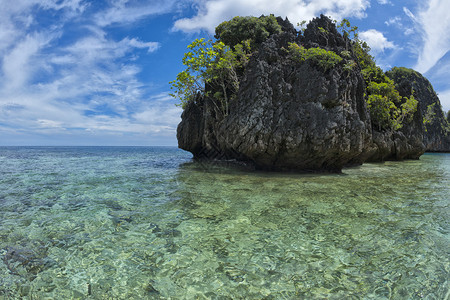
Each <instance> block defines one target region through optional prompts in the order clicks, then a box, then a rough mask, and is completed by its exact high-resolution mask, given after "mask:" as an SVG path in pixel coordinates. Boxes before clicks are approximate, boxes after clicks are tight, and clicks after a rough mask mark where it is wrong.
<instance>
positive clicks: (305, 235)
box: [0, 147, 450, 299]
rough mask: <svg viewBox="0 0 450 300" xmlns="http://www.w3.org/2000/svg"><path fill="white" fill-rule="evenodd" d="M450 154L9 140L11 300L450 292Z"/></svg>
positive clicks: (2, 274)
mask: <svg viewBox="0 0 450 300" xmlns="http://www.w3.org/2000/svg"><path fill="white" fill-rule="evenodd" d="M449 204H450V154H425V155H423V156H422V157H421V158H420V160H410V161H403V162H385V163H376V164H364V165H362V166H359V167H354V168H348V169H344V170H343V172H342V174H296V173H265V172H258V171H249V170H245V169H242V168H237V167H232V166H229V165H224V164H216V163H204V162H193V161H192V156H191V154H190V153H188V152H184V151H182V150H179V149H177V148H175V147H0V299H449V294H450V287H449V279H450V276H449V273H450V264H449V259H450V235H449V229H450V226H449V221H450V208H449Z"/></svg>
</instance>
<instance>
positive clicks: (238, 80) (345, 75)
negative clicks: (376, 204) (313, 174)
mask: <svg viewBox="0 0 450 300" xmlns="http://www.w3.org/2000/svg"><path fill="white" fill-rule="evenodd" d="M352 34H353V35H354V34H355V28H352V27H351V26H350V25H349V24H348V22H346V20H344V21H343V22H342V23H341V24H340V25H339V26H337V25H336V22H333V21H332V20H330V19H329V18H327V17H325V16H323V15H322V16H320V17H319V18H315V19H313V20H312V21H311V22H310V23H309V24H308V25H307V26H306V28H302V29H300V30H299V31H298V30H296V29H295V28H294V26H293V25H292V24H291V23H290V22H289V21H288V20H287V19H285V20H283V19H282V18H280V17H278V18H275V17H274V16H261V17H259V18H255V17H236V18H234V19H233V20H230V21H228V22H224V23H222V24H221V25H219V26H218V27H217V28H216V36H215V37H216V39H217V42H215V43H214V44H213V43H211V46H210V47H209V48H208V45H206V43H205V42H203V43H197V44H196V45H194V46H197V48H195V47H194V46H192V48H191V49H199V47H198V46H200V48H201V49H206V50H202V51H204V52H201V51H200V52H198V51H197V52H194V53H192V52H191V54H190V55H188V56H187V58H186V57H185V61H184V62H185V64H188V65H189V63H190V64H191V66H192V64H193V63H195V59H196V58H202V57H201V53H203V54H204V55H205V56H204V57H207V55H208V54H209V55H212V54H213V52H214V55H213V58H212V59H210V60H209V61H207V63H209V65H208V66H207V67H206V69H203V71H202V69H201V67H199V68H197V69H195V68H192V67H191V68H190V69H189V68H188V69H189V70H190V71H197V72H198V71H199V70H200V72H204V73H202V76H203V78H202V80H203V81H201V84H202V85H203V86H202V87H201V88H198V87H197V88H190V89H187V87H186V86H183V87H182V84H186V82H187V83H188V84H189V82H190V83H192V82H193V80H195V79H196V78H193V77H192V73H189V74H188V73H186V74H187V75H190V76H191V77H183V76H187V75H186V74H184V75H183V74H181V73H180V75H179V77H178V78H177V79H178V85H177V86H176V85H175V82H173V86H174V87H176V88H178V94H177V95H176V96H180V94H182V93H184V94H183V96H184V97H185V100H184V102H183V108H184V111H183V114H182V121H181V123H180V124H179V125H178V129H177V138H178V145H179V147H180V148H181V149H184V150H187V151H190V152H192V153H193V155H194V158H195V159H220V160H230V159H232V160H237V161H243V162H246V163H249V164H251V165H254V166H255V167H256V168H258V169H263V170H300V171H305V170H322V171H340V170H341V169H342V168H343V167H345V166H349V165H355V164H361V163H363V162H366V161H383V160H390V159H395V160H401V159H417V158H419V156H420V155H422V154H423V153H424V151H425V150H432V151H449V150H450V142H449V129H448V128H449V126H448V122H447V120H446V119H445V117H444V113H443V112H442V109H441V106H440V103H439V99H438V98H437V96H436V94H435V93H434V91H433V89H432V87H431V85H430V84H429V82H428V81H427V80H426V79H425V78H423V76H421V75H420V74H418V73H417V72H415V71H413V70H410V69H406V68H394V69H392V70H391V71H389V72H387V73H384V72H383V71H382V70H381V69H380V68H379V67H377V66H376V65H375V63H374V60H373V57H371V56H370V54H369V53H368V52H369V50H370V48H369V47H368V46H367V45H366V44H365V43H364V42H362V41H360V40H359V39H357V35H355V38H353V39H352V38H351V37H352ZM208 49H210V50H208ZM208 51H209V52H208ZM199 53H200V54H199ZM196 55H197V56H196ZM202 59H203V58H202ZM202 62H203V61H202ZM211 66H212V67H211ZM181 75H183V76H181ZM186 78H188V80H187V79H186ZM183 80H184V81H183ZM181 87H182V88H181ZM427 111H428V115H427ZM424 117H427V118H428V119H426V120H425V119H424ZM424 120H425V121H424Z"/></svg>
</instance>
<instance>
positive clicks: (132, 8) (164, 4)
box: [94, 0, 176, 27]
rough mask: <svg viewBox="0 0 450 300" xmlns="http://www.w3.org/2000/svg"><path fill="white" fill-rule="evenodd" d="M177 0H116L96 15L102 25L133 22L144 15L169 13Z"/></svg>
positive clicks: (98, 23) (97, 22) (95, 17)
mask: <svg viewBox="0 0 450 300" xmlns="http://www.w3.org/2000/svg"><path fill="white" fill-rule="evenodd" d="M175 4H176V1H175V0H153V1H151V2H150V3H149V1H130V0H116V1H113V2H112V5H111V7H110V8H109V9H107V10H105V11H101V12H99V13H97V14H96V15H95V16H94V20H95V23H96V24H97V25H99V26H101V27H104V26H108V25H111V24H126V23H133V22H136V21H137V20H139V19H142V18H144V17H148V16H152V15H159V14H163V13H167V12H169V11H171V10H172V9H173V8H174V5H175Z"/></svg>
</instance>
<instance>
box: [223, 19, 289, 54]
mask: <svg viewBox="0 0 450 300" xmlns="http://www.w3.org/2000/svg"><path fill="white" fill-rule="evenodd" d="M281 31H282V30H281V26H280V25H279V24H278V22H277V18H275V17H274V16H273V15H270V16H261V17H259V18H256V17H234V18H233V19H231V20H230V21H225V22H223V23H221V24H219V26H217V27H216V35H215V36H214V37H215V38H216V39H217V40H218V41H221V42H223V43H224V44H225V45H227V46H229V47H234V46H235V45H237V44H242V42H243V41H247V40H248V41H250V46H251V47H252V49H256V48H257V47H258V46H259V45H261V44H262V43H263V42H264V41H265V40H267V38H268V37H269V36H271V35H272V34H275V33H280V32H281Z"/></svg>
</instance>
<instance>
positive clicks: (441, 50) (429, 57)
mask: <svg viewBox="0 0 450 300" xmlns="http://www.w3.org/2000/svg"><path fill="white" fill-rule="evenodd" d="M449 11H450V2H449V1H448V0H428V1H426V3H424V4H423V6H422V7H420V8H419V9H418V11H417V12H416V13H415V14H413V13H412V12H411V11H410V10H409V9H407V8H404V12H405V14H406V15H407V16H408V17H409V18H411V20H413V21H414V23H415V26H416V31H417V32H418V33H420V35H421V38H422V41H423V45H422V47H420V48H419V55H418V61H417V64H416V66H415V69H417V70H418V71H419V72H423V73H424V72H426V71H428V70H429V69H430V68H431V67H433V66H434V65H435V64H436V62H438V61H439V59H440V58H441V57H443V56H444V55H445V54H446V53H447V52H448V51H450V35H449V34H448V33H449V32H450V18H449V17H448V12H449Z"/></svg>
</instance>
